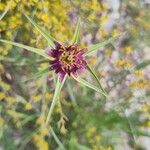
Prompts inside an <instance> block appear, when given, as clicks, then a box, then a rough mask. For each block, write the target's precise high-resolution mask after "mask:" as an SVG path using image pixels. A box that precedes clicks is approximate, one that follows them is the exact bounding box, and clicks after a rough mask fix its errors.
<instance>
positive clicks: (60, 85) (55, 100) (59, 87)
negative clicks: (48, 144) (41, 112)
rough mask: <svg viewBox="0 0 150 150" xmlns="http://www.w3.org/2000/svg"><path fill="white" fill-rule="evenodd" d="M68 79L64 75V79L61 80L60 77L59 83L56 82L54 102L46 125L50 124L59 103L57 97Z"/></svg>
mask: <svg viewBox="0 0 150 150" xmlns="http://www.w3.org/2000/svg"><path fill="white" fill-rule="evenodd" d="M65 80H66V76H65V77H64V79H63V81H60V79H59V77H58V79H57V83H56V87H55V92H54V96H53V99H52V104H51V106H50V109H49V112H48V116H47V119H46V126H47V125H48V123H49V121H50V119H51V116H52V112H53V110H54V107H55V105H56V103H57V99H58V96H59V94H60V91H61V89H62V87H63V85H64V82H65Z"/></svg>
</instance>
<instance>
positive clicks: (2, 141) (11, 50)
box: [0, 0, 150, 150]
mask: <svg viewBox="0 0 150 150" xmlns="http://www.w3.org/2000/svg"><path fill="white" fill-rule="evenodd" d="M149 10H150V1H149V0H133V1H131V0H0V38H1V39H7V40H10V41H15V42H18V43H23V44H25V45H29V46H32V47H37V48H42V49H43V50H44V49H45V48H46V47H47V46H48V45H47V42H46V40H45V39H44V38H43V36H42V35H41V34H40V33H39V32H38V31H37V30H36V29H35V28H34V27H33V26H32V25H31V23H30V22H29V21H28V20H27V19H26V18H25V16H24V14H27V15H28V16H30V17H32V18H33V19H34V20H35V22H36V23H37V24H38V25H39V26H41V27H42V28H43V29H44V30H45V31H46V32H49V33H51V35H52V36H53V37H55V38H56V39H57V40H58V41H61V42H64V43H67V42H68V41H69V40H70V39H71V37H72V35H73V33H74V29H75V26H76V23H77V19H78V17H80V18H81V32H80V41H79V45H80V47H87V46H89V45H91V44H95V43H99V42H102V41H105V40H107V39H108V38H110V37H115V36H117V35H120V34H121V35H122V36H120V37H119V38H118V39H117V40H116V41H115V42H114V43H112V44H108V45H107V46H105V47H103V48H101V49H99V50H98V51H97V52H95V53H93V54H92V55H91V56H89V57H87V61H88V63H89V64H90V65H91V66H92V68H93V69H94V70H95V72H96V73H97V75H98V77H99V78H100V79H101V83H102V85H103V87H104V88H105V89H106V91H107V92H108V93H109V96H108V98H105V97H103V96H102V95H101V94H99V93H96V92H94V91H93V90H91V89H88V88H86V87H84V86H82V85H80V84H78V83H77V82H75V81H74V80H73V79H72V78H69V79H68V80H67V82H66V83H65V85H64V87H63V90H62V91H61V95H60V101H59V103H58V104H57V106H56V107H55V110H54V113H53V118H52V122H51V127H52V128H53V131H54V132H52V133H49V131H48V129H47V128H45V127H44V126H43V124H44V123H45V119H46V116H47V113H48V110H49V107H50V104H51V101H52V97H53V93H54V89H55V86H54V83H53V75H52V73H51V72H49V73H48V74H44V75H42V76H40V77H39V76H35V74H36V73H37V72H38V71H40V70H42V69H44V68H47V67H48V65H49V64H48V62H47V60H45V59H44V58H42V57H41V56H39V55H36V54H33V53H30V52H27V51H26V50H24V49H21V48H18V47H14V46H12V45H8V44H3V43H0V150H38V149H39V150H62V149H66V150H149V149H150V148H149V147H150V101H149V99H150V98H149V97H150V75H149V74H150V67H149V64H150V44H149V41H150V13H149ZM81 76H82V77H83V78H85V79H86V80H88V81H89V82H90V83H93V84H94V79H93V77H92V76H91V75H90V74H89V73H88V72H86V71H85V72H84V73H82V74H81Z"/></svg>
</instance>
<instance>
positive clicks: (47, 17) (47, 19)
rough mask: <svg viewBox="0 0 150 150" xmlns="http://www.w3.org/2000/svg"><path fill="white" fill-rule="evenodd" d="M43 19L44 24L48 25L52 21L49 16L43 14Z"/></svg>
mask: <svg viewBox="0 0 150 150" xmlns="http://www.w3.org/2000/svg"><path fill="white" fill-rule="evenodd" d="M41 18H42V20H43V21H44V22H46V23H47V22H48V21H49V19H50V18H49V16H48V15H47V14H43V15H42V17H41Z"/></svg>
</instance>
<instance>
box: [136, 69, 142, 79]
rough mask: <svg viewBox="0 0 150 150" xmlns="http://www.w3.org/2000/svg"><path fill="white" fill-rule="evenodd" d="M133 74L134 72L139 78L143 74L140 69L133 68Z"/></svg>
mask: <svg viewBox="0 0 150 150" xmlns="http://www.w3.org/2000/svg"><path fill="white" fill-rule="evenodd" d="M134 74H135V75H136V76H137V77H141V78H142V77H143V76H144V74H143V71H142V70H135V71H134Z"/></svg>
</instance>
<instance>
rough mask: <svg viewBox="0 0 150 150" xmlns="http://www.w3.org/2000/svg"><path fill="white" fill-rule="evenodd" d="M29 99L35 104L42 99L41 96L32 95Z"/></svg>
mask: <svg viewBox="0 0 150 150" xmlns="http://www.w3.org/2000/svg"><path fill="white" fill-rule="evenodd" d="M31 99H32V100H33V101H35V102H38V101H40V100H41V99H42V95H33V96H32V97H31Z"/></svg>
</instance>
